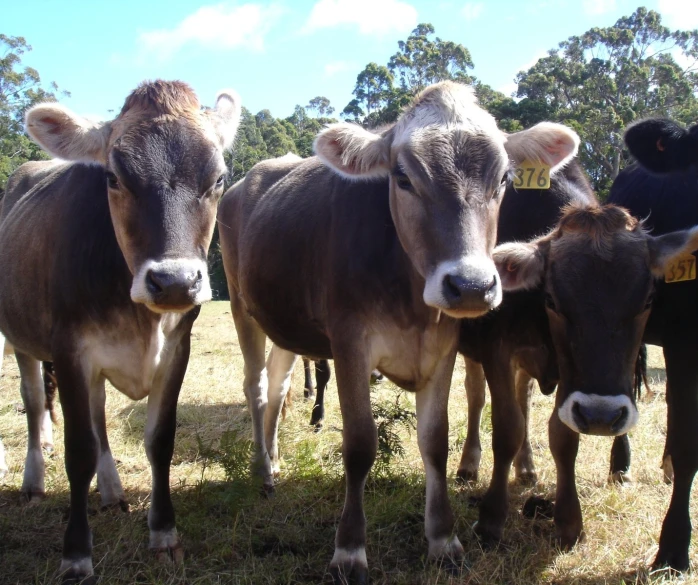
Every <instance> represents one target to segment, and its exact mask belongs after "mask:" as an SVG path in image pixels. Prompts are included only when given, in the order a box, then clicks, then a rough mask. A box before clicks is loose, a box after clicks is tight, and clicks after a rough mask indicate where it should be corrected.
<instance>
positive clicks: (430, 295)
mask: <svg viewBox="0 0 698 585" xmlns="http://www.w3.org/2000/svg"><path fill="white" fill-rule="evenodd" d="M473 273H474V274H477V275H483V276H485V275H491V276H492V277H493V278H494V279H495V281H496V284H495V289H496V292H495V297H494V299H493V301H492V303H490V304H491V308H495V307H497V306H498V305H499V304H500V303H501V302H502V286H501V280H500V278H499V273H498V272H497V267H496V266H495V265H494V262H493V261H492V260H491V259H490V258H487V257H486V256H464V257H463V258H459V259H458V260H447V261H446V262H441V263H440V264H439V265H438V266H437V267H436V269H435V270H434V271H433V272H432V273H431V274H430V275H429V276H428V277H427V279H426V283H425V285H424V295H423V298H424V302H425V303H426V304H427V305H429V306H430V307H434V308H435V309H439V310H441V311H443V312H444V313H446V314H447V315H450V316H452V317H457V318H458V317H462V315H461V314H460V313H458V312H455V311H452V310H451V306H450V303H449V302H448V301H447V300H446V298H445V297H444V294H443V282H444V278H445V277H446V275H447V274H457V275H460V276H463V277H467V275H468V274H473ZM483 302H484V301H483Z"/></svg>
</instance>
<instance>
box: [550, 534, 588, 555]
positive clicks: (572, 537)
mask: <svg viewBox="0 0 698 585" xmlns="http://www.w3.org/2000/svg"><path fill="white" fill-rule="evenodd" d="M585 540H586V535H585V534H584V531H583V530H582V531H581V532H577V531H576V530H566V531H562V530H556V533H555V545H556V546H557V547H558V548H559V549H560V550H561V551H568V550H572V549H573V548H574V547H575V545H577V544H581V543H582V542H584V541H585Z"/></svg>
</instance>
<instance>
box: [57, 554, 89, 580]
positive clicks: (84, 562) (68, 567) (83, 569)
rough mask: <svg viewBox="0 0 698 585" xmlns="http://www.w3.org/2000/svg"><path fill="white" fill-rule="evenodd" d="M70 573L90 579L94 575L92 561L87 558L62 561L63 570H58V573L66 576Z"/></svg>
mask: <svg viewBox="0 0 698 585" xmlns="http://www.w3.org/2000/svg"><path fill="white" fill-rule="evenodd" d="M68 571H70V573H71V574H72V575H76V576H77V575H79V576H80V577H90V576H92V575H94V569H93V568H92V559H91V558H90V557H85V558H82V559H78V560H74V559H62V560H61V568H60V569H58V573H59V574H61V575H64V574H65V573H67V572H68Z"/></svg>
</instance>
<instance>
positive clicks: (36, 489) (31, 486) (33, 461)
mask: <svg viewBox="0 0 698 585" xmlns="http://www.w3.org/2000/svg"><path fill="white" fill-rule="evenodd" d="M44 474H45V471H44V454H43V453H42V452H41V448H40V447H34V448H30V449H27V458H26V459H25V461H24V480H23V481H22V489H21V491H22V493H23V494H42V495H43V493H44Z"/></svg>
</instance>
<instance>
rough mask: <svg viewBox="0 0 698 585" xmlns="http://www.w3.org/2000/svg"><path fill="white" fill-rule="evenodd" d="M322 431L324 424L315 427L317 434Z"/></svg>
mask: <svg viewBox="0 0 698 585" xmlns="http://www.w3.org/2000/svg"><path fill="white" fill-rule="evenodd" d="M321 430H322V423H321V422H319V423H317V424H316V425H315V432H316V433H319V432H320V431H321Z"/></svg>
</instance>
